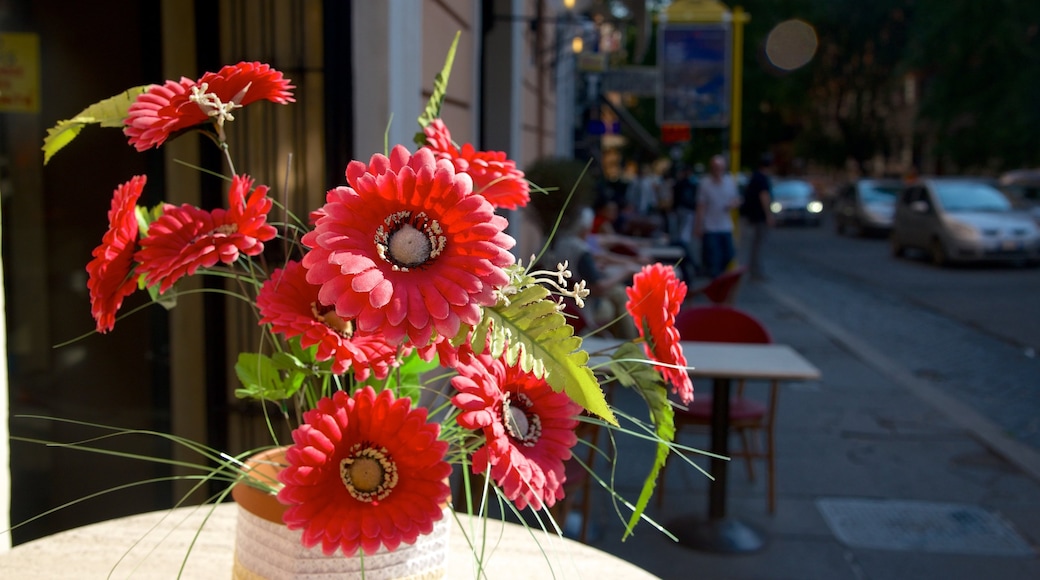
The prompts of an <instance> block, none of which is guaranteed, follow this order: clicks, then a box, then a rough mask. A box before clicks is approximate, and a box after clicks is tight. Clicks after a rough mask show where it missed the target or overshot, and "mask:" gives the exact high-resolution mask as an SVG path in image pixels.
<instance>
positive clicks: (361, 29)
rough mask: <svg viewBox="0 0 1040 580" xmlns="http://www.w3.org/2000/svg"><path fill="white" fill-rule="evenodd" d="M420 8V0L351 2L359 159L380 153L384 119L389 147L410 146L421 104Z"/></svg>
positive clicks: (384, 131) (355, 115)
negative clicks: (388, 127) (397, 145)
mask: <svg viewBox="0 0 1040 580" xmlns="http://www.w3.org/2000/svg"><path fill="white" fill-rule="evenodd" d="M422 10H423V3H422V2H421V0H387V1H386V2H354V3H353V14H352V17H353V22H354V24H353V26H354V30H353V49H354V70H353V71H352V72H353V77H354V107H355V109H354V129H355V130H354V152H355V153H354V155H355V157H357V158H358V160H359V161H365V162H367V161H368V158H369V157H370V156H371V155H372V153H382V152H383V150H384V138H385V136H386V135H387V124H388V123H391V125H390V130H389V139H388V143H389V145H390V147H393V146H394V145H396V144H399V143H400V144H403V145H405V146H407V147H409V148H410V149H412V148H414V146H413V145H412V137H413V136H414V135H415V132H416V129H417V125H416V123H415V119H416V118H417V117H418V116H419V112H420V111H421V110H422V107H423V105H424V104H425V102H424V100H423V98H422V58H421V56H422ZM391 115H392V116H393V119H392V120H391Z"/></svg>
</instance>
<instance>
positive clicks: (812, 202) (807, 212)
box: [769, 179, 823, 226]
mask: <svg viewBox="0 0 1040 580" xmlns="http://www.w3.org/2000/svg"><path fill="white" fill-rule="evenodd" d="M769 209H770V211H772V212H773V219H774V220H775V221H776V223H777V224H778V225H779V224H787V223H803V224H806V225H811V226H818V225H820V220H821V215H822V214H821V212H823V202H821V201H820V200H819V199H817V197H816V188H815V187H813V184H812V183H809V182H808V181H805V180H803V179H774V180H773V201H772V203H771V204H770V206H769Z"/></svg>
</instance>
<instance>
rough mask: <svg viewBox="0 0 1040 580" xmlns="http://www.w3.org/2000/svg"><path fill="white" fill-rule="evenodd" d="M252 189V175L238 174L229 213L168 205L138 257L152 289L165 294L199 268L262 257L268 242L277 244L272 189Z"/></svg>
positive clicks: (233, 180)
mask: <svg viewBox="0 0 1040 580" xmlns="http://www.w3.org/2000/svg"><path fill="white" fill-rule="evenodd" d="M252 186H253V180H252V179H250V178H249V177H248V176H238V175H236V176H235V177H234V178H233V179H232V182H231V191H230V192H229V193H228V209H226V210H225V209H223V208H217V209H215V210H213V211H212V212H208V211H205V210H203V209H199V208H197V207H194V206H191V205H188V204H185V205H182V206H180V207H176V206H173V205H167V206H166V207H165V209H164V211H163V215H162V216H160V217H159V219H157V220H156V221H155V222H154V223H152V224H151V226H149V228H148V236H147V237H146V238H144V239H143V240H141V249H140V250H139V251H138V252H137V254H136V255H135V259H136V260H137V261H138V262H140V264H141V265H140V271H141V272H142V273H144V274H145V276H146V277H145V282H146V283H147V284H148V285H149V286H153V285H155V284H157V283H158V284H161V285H160V287H159V291H160V292H166V290H168V289H169V288H170V287H171V286H173V284H174V283H175V282H176V281H177V280H179V279H181V278H182V277H183V276H186V275H191V274H194V273H195V271H196V270H198V269H199V268H209V267H212V266H214V265H215V264H216V263H217V262H223V263H225V264H230V263H232V262H234V261H235V260H237V259H238V256H239V254H245V255H247V256H256V255H258V254H260V253H261V252H263V251H264V244H263V243H264V242H266V241H269V240H271V239H273V238H274V237H275V235H276V234H277V231H276V230H275V228H274V226H272V225H269V224H268V223H267V214H268V212H270V211H271V205H272V202H271V200H270V199H269V198H268V197H267V186H266V185H261V186H258V187H257V188H256V189H255V190H253V191H252V192H251V193H250V192H249V190H250V188H251V187H252ZM247 194H248V197H247Z"/></svg>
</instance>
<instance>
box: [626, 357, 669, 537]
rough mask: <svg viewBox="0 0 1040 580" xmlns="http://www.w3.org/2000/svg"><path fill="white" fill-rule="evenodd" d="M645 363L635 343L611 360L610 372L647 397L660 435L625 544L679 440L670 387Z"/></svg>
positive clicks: (629, 525) (629, 522)
mask: <svg viewBox="0 0 1040 580" xmlns="http://www.w3.org/2000/svg"><path fill="white" fill-rule="evenodd" d="M645 360H646V353H645V352H644V350H643V347H642V346H640V345H638V344H636V343H634V342H626V343H624V344H622V345H621V346H619V347H618V348H617V350H615V351H614V355H613V357H612V359H611V361H610V370H611V372H612V373H613V374H614V376H615V377H616V378H617V379H618V382H620V383H621V384H622V385H623V386H625V387H629V388H632V389H635V390H636V391H637V392H638V393H639V394H640V395H641V396H642V397H643V400H644V401H645V402H646V405H647V408H648V409H649V411H650V418H651V421H652V422H653V424H654V432H655V433H656V434H657V436H658V443H657V448H656V450H655V453H654V463H653V466H651V468H650V473H649V474H647V476H646V479H645V480H644V481H643V488H642V490H641V491H640V492H639V499H638V500H637V501H636V505H635V510H634V511H633V512H632V515H631V516H630V517H629V520H628V524H627V525H626V527H625V533H624V535H623V536H622V538H621V539H622V541H624V540H625V539H626V538H628V536H630V535H631V533H632V530H633V528H635V525H636V523H637V522H638V521H639V518H640V517H641V516H642V515H643V512H644V511H645V510H646V506H647V504H648V503H649V502H650V497H651V496H652V495H653V493H654V488H655V487H656V486H657V476H658V474H660V472H661V469H662V468H663V467H664V464H665V461H667V460H668V454H669V451H670V450H669V444H670V443H672V442H673V441H674V440H675V411H674V410H673V409H672V405H671V403H670V402H669V401H668V386H667V385H666V384H665V382H664V377H662V376H661V373H660V372H659V371H658V370H657V367H655V366H654V365H652V364H649V363H648V362H645Z"/></svg>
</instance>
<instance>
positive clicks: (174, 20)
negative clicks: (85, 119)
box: [0, 0, 574, 543]
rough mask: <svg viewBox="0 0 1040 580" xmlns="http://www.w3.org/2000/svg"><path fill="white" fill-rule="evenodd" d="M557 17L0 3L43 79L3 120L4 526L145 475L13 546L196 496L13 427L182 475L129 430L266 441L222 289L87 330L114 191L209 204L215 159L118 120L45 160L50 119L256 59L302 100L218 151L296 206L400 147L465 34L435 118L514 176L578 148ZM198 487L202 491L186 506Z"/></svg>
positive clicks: (176, 451)
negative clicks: (106, 430) (108, 328)
mask: <svg viewBox="0 0 1040 580" xmlns="http://www.w3.org/2000/svg"><path fill="white" fill-rule="evenodd" d="M568 4H570V3H568ZM569 8H572V7H569V6H565V5H564V2H563V1H561V0H483V1H481V0H386V1H385V2H383V1H381V2H371V1H361V0H356V1H345V0H261V1H250V0H219V1H206V0H195V1H187V0H143V1H138V0H100V1H98V2H90V3H73V2H63V1H61V0H8V1H6V2H3V3H0V34H8V33H17V34H23V35H28V38H35V39H36V41H37V43H38V49H39V50H38V55H37V57H36V58H35V59H34V58H33V57H32V55H29V56H28V57H19V58H24V61H23V62H21V63H20V64H21V65H24V66H26V67H29V68H30V69H33V67H35V69H34V70H35V71H36V72H37V73H38V78H39V91H38V95H39V97H38V100H37V101H36V102H35V103H33V106H32V107H30V108H29V110H19V111H12V110H8V109H0V191H2V195H3V207H2V210H3V214H2V215H3V229H2V231H3V240H2V241H3V266H4V271H3V274H4V292H5V300H6V306H7V308H6V316H7V326H6V330H7V333H6V342H7V357H8V359H7V371H8V381H7V386H8V393H7V394H6V396H5V398H7V399H8V400H9V403H10V408H9V413H10V416H11V420H10V434H11V435H12V436H13V437H15V438H16V439H15V440H14V441H12V442H11V446H10V454H11V456H10V458H11V470H10V478H9V487H10V497H11V498H12V502H11V503H12V507H11V518H10V519H11V522H12V523H18V522H21V521H24V520H26V519H28V518H30V517H32V516H35V515H37V514H39V513H41V512H43V511H45V510H47V509H51V508H53V507H55V506H58V505H62V504H63V503H66V502H69V501H73V500H76V499H78V498H81V497H84V496H86V495H88V494H91V493H95V492H99V491H102V490H106V489H111V488H115V487H117V486H122V485H125V484H128V483H132V482H135V481H141V480H145V479H155V480H156V482H155V483H153V484H150V485H146V486H134V487H131V488H129V489H125V490H121V491H118V492H116V493H113V494H110V495H109V494H106V495H104V496H102V497H101V498H99V499H95V500H91V501H88V502H84V503H82V504H77V505H74V506H70V507H67V508H64V509H62V510H59V511H58V512H56V513H55V514H52V515H49V516H47V517H45V518H42V519H40V520H38V521H36V522H33V523H31V524H29V525H26V526H23V527H20V528H18V529H17V530H15V532H14V534H13V535H12V538H13V541H14V543H21V542H23V541H27V540H29V539H32V538H35V537H38V536H40V535H44V534H49V533H53V532H55V531H58V530H61V529H65V528H69V527H73V526H78V525H83V524H85V523H89V522H92V521H97V520H101V519H108V518H112V517H117V516H121V515H126V514H129V513H135V512H141V511H147V510H151V509H161V508H165V507H169V506H170V505H172V503H173V502H174V501H176V500H177V499H179V498H180V497H181V496H182V495H183V494H184V493H187V492H189V491H191V485H193V484H194V482H191V483H188V482H185V481H177V480H175V479H171V478H175V477H176V476H177V475H178V474H183V473H189V472H190V471H191V470H190V469H187V468H181V467H174V466H171V465H170V464H169V463H162V462H158V463H157V462H147V461H134V460H128V459H125V458H118V457H109V456H105V455H97V454H91V453H84V452H81V451H73V450H68V449H60V448H49V447H44V446H42V445H40V444H39V443H27V442H23V441H21V439H34V440H53V441H75V440H82V439H85V438H88V437H92V436H97V435H98V434H99V433H100V432H99V430H98V429H96V428H92V427H87V426H84V425H83V424H81V423H67V422H59V421H50V420H42V419H32V418H25V417H22V415H43V416H50V417H59V418H65V419H70V420H75V421H80V422H89V423H96V424H100V425H110V426H116V427H120V428H124V429H128V430H135V431H134V432H126V433H123V434H120V435H119V436H117V437H113V438H112V439H111V440H110V441H109V442H107V443H105V444H104V445H110V446H111V448H112V449H113V450H114V451H117V452H119V453H134V454H139V455H144V456H151V457H158V458H162V459H164V460H169V461H176V462H185V463H197V462H199V461H204V459H203V458H200V457H199V456H198V454H196V453H193V452H189V451H188V450H187V449H186V448H185V447H184V446H182V445H179V444H177V443H175V442H171V441H170V440H169V439H163V438H160V437H155V436H148V435H143V434H140V433H138V431H157V432H171V433H173V434H175V435H177V436H178V437H184V438H186V439H190V440H193V441H198V442H203V443H205V444H207V445H209V446H210V447H213V448H215V449H223V450H228V451H231V452H241V451H244V450H247V449H250V448H251V447H255V446H257V445H259V444H262V443H264V442H267V441H270V438H269V435H268V432H267V426H266V422H265V421H264V420H263V417H262V414H261V413H260V410H259V408H258V407H257V406H256V405H254V404H247V403H244V402H242V401H239V400H237V399H236V398H235V397H234V390H235V388H236V387H237V386H238V385H237V379H236V378H235V376H234V371H233V365H234V358H235V353H237V352H238V351H239V350H241V348H242V347H245V346H247V345H250V344H255V343H254V342H252V341H255V340H256V338H255V332H254V331H255V320H254V319H252V318H251V314H250V313H248V312H245V311H242V310H240V308H239V307H238V306H237V305H235V304H233V303H229V301H227V300H224V299H222V298H221V297H220V296H219V295H216V294H213V293H200V294H194V293H193V291H195V290H198V289H199V288H198V286H197V284H199V282H198V281H192V282H191V283H188V284H182V285H179V286H180V287H179V288H178V289H177V290H178V293H179V296H178V299H177V305H176V307H175V308H173V309H172V310H169V311H167V310H164V309H163V308H161V307H158V306H155V305H149V304H147V298H146V295H145V293H142V292H138V293H136V294H135V295H134V296H132V297H131V298H130V299H128V300H127V301H126V302H125V303H124V305H123V307H122V308H121V310H120V314H121V315H122V314H124V313H126V316H125V317H123V318H120V319H119V320H118V322H117V323H116V327H115V329H114V330H113V331H112V332H110V333H108V334H106V335H104V336H101V335H97V334H95V333H93V332H92V330H93V328H94V321H93V320H92V319H91V316H90V305H89V297H88V294H87V289H86V278H87V276H86V271H85V266H86V264H87V262H88V261H89V260H90V257H91V251H92V250H93V248H94V247H95V246H97V245H98V243H100V240H101V236H102V234H103V232H104V231H105V228H106V225H107V221H106V214H107V211H108V206H109V203H110V199H111V193H112V191H113V189H114V188H115V187H116V186H117V185H119V184H120V183H123V182H125V181H126V180H128V179H129V178H130V177H131V176H132V175H135V174H147V175H148V185H147V187H146V190H145V191H146V193H145V195H146V196H148V199H142V200H141V201H142V203H145V204H148V205H154V204H156V203H158V202H159V201H166V202H169V203H175V204H179V203H194V204H201V205H202V206H206V205H207V204H214V202H215V201H216V200H219V199H220V196H221V195H222V194H223V191H222V188H221V185H222V184H221V182H220V181H219V180H216V179H214V178H212V177H207V176H206V175H205V173H203V172H200V171H199V170H198V168H199V167H201V168H211V169H214V170H217V171H219V170H220V168H221V163H222V161H221V159H220V157H219V153H215V152H214V149H215V148H213V147H212V144H211V143H209V142H203V140H201V139H199V138H197V137H195V136H194V135H185V136H182V137H179V138H177V139H176V140H174V141H172V142H170V143H169V144H168V145H166V146H164V147H163V148H161V149H159V150H151V151H148V152H145V153H137V152H135V151H134V150H133V148H131V147H129V146H128V145H127V143H126V140H125V137H123V135H122V134H121V133H120V132H119V131H118V130H113V129H103V128H96V127H88V128H87V129H85V130H84V131H83V132H82V134H80V135H79V136H78V138H77V139H76V141H74V142H73V143H71V144H70V145H69V146H68V147H67V148H66V149H65V150H63V151H61V152H60V153H59V154H58V155H56V156H55V157H54V158H53V159H52V160H51V161H50V162H49V163H48V164H47V165H46V166H44V164H43V155H42V152H41V151H40V146H41V144H42V139H43V137H44V135H45V133H46V129H47V128H49V127H51V126H53V125H54V124H55V123H56V122H57V121H58V120H61V119H67V118H70V117H72V116H74V115H76V114H77V113H78V112H79V111H80V110H82V109H83V108H84V107H85V106H86V105H88V104H90V103H94V102H97V101H99V100H101V99H104V98H107V97H109V96H112V95H115V94H117V93H119V92H121V91H123V90H125V89H127V88H129V87H132V86H139V85H145V84H150V83H161V82H163V81H164V80H166V79H179V78H180V77H182V76H184V77H188V78H198V77H199V76H201V74H202V73H203V72H205V71H211V70H216V69H218V68H219V67H220V66H222V65H224V64H232V63H236V62H239V61H254V60H256V61H262V62H266V63H269V64H270V65H271V66H272V67H274V68H276V69H278V70H279V71H281V72H283V73H284V74H285V76H286V77H287V78H289V79H291V80H292V82H293V84H294V85H295V86H296V88H295V90H294V95H295V98H296V103H294V104H293V105H291V106H287V107H277V106H273V105H272V106H263V105H261V106H256V107H250V108H248V109H244V110H242V111H240V113H242V115H241V117H240V122H235V123H232V124H231V125H232V126H231V127H230V129H229V131H230V135H229V141H230V142H231V143H232V144H233V147H235V150H234V152H233V154H234V157H235V160H236V164H237V165H238V167H239V168H241V170H243V171H247V172H248V173H250V175H251V176H252V177H254V178H255V179H256V180H257V182H258V183H264V184H268V185H270V186H271V188H272V192H275V193H274V195H278V196H279V199H280V200H283V201H284V202H285V203H287V204H288V205H289V206H290V207H291V208H292V209H294V210H295V212H296V213H297V215H306V213H307V212H308V211H309V210H310V209H313V208H316V207H318V206H319V205H320V204H321V203H322V202H323V200H324V196H325V192H326V191H327V190H328V189H330V188H332V187H335V186H337V185H341V184H343V183H345V178H344V169H345V167H346V164H347V162H349V160H351V159H360V160H364V161H367V160H368V158H369V157H370V156H371V155H372V154H373V153H375V152H382V151H383V150H384V143H385V142H388V143H390V144H391V145H392V144H395V143H402V144H405V145H407V146H409V147H410V148H414V144H413V142H412V137H413V135H414V133H415V132H416V131H417V130H418V125H417V124H416V121H415V119H416V117H417V116H418V115H419V113H420V112H421V109H422V108H423V106H424V105H425V103H426V101H427V99H428V98H429V95H430V93H431V90H432V86H433V80H434V77H435V75H436V74H437V72H439V71H440V69H441V67H442V66H443V63H444V57H445V55H446V53H447V51H448V47H449V46H450V45H451V43H452V41H453V39H454V38H455V35H456V33H458V34H459V35H460V36H459V44H458V51H457V54H456V58H455V63H454V67H453V70H452V73H451V79H450V83H449V89H448V94H447V97H446V99H445V105H444V110H443V115H442V116H443V118H444V119H445V121H446V122H447V123H448V125H449V126H450V128H451V130H452V135H453V137H454V139H455V140H456V141H457V142H459V143H467V142H469V143H474V144H475V145H476V146H477V147H478V148H479V149H491V150H501V151H505V152H507V154H508V155H509V156H510V158H511V159H514V160H515V161H516V162H517V164H518V166H519V167H521V168H522V167H524V166H525V165H527V164H529V163H530V162H532V161H534V160H535V159H537V158H539V157H542V156H547V155H559V154H568V153H569V152H570V151H571V148H572V134H573V107H572V106H570V103H568V102H567V99H569V98H573V97H572V95H573V89H572V86H573V80H574V78H573V75H572V74H568V70H572V69H567V68H566V67H567V63H568V62H571V60H569V59H568V53H567V52H566V51H564V50H562V49H563V48H564V47H568V48H569V41H568V42H567V43H565V42H564V41H563V35H565V34H566V32H567V30H566V28H564V27H563V26H562V23H565V22H567V21H568V20H567V19H566V18H565V16H566V14H567V10H568V9H569ZM0 39H2V37H0ZM2 46H3V45H2V44H0V48H2ZM0 90H2V87H0ZM557 95H562V97H561V99H563V100H562V101H561V100H559V99H558V98H557ZM517 221H518V222H519V221H520V220H517ZM514 234H515V235H517V237H521V244H520V245H521V247H526V246H524V244H523V242H524V241H523V239H522V236H520V232H519V231H517V232H514ZM192 284H196V286H192ZM138 309H139V310H138ZM135 310H136V311H135ZM59 345H60V346H59ZM276 428H277V426H276ZM4 439H5V440H6V437H5V438H4ZM2 478H3V476H0V479H2ZM0 493H4V494H5V495H6V492H5V491H4V490H3V489H0ZM213 493H216V491H215V488H213V489H210V488H206V487H205V486H203V488H201V489H199V490H196V491H195V493H194V495H193V496H192V497H193V498H194V499H205V498H208V497H210V495H211V494H213ZM5 527H6V526H5Z"/></svg>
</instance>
